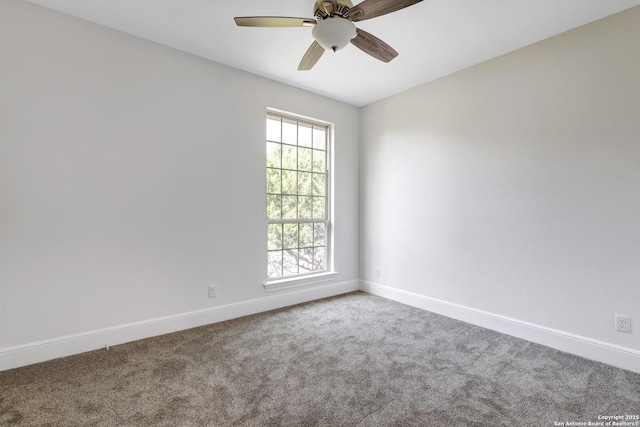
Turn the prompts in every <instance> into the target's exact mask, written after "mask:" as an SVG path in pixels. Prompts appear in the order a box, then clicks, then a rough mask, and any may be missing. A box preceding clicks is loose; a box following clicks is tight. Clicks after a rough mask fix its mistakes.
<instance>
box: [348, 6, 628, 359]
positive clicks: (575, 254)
mask: <svg viewBox="0 0 640 427" xmlns="http://www.w3.org/2000/svg"><path fill="white" fill-rule="evenodd" d="M638 40H640V8H638V7H636V8H634V9H630V10H628V11H626V12H623V13H620V14H617V15H613V16H611V17H608V18H606V19H604V20H601V21H598V22H595V23H593V24H590V25H587V26H584V27H581V28H578V29H575V30H573V31H570V32H567V33H564V34H561V35H559V36H557V37H554V38H551V39H548V40H546V41H542V42H540V43H537V44H535V45H531V46H529V47H526V48H524V49H521V50H518V51H516V52H513V53H510V54H508V55H505V56H503V57H500V58H497V59H495V60H492V61H489V62H486V63H483V64H480V65H478V66H475V67H472V68H469V69H467V70H464V71H461V72H459V73H456V74H454V75H451V76H448V77H445V78H442V79H440V80H437V81H435V82H432V83H429V84H426V85H423V86H421V87H418V88H415V89H413V90H410V91H408V92H406V93H402V94H399V95H397V96H394V97H392V98H389V99H386V100H383V101H380V102H377V103H374V104H372V105H369V106H367V107H364V108H363V110H362V117H361V135H362V138H361V206H360V209H361V245H360V246H361V250H360V266H361V278H362V279H363V280H366V281H368V282H372V283H375V284H379V285H384V286H388V287H391V288H394V289H398V290H402V291H406V292H411V293H413V294H417V295H419V296H425V297H429V298H434V299H438V300H441V301H445V302H447V303H450V304H454V305H456V304H457V305H461V306H464V307H469V308H472V309H475V310H478V311H482V312H487V313H491V314H496V315H499V316H504V317H508V318H511V319H517V320H519V321H522V322H529V323H531V324H534V325H539V326H542V327H546V328H551V329H555V330H558V331H562V332H563V333H568V334H577V335H580V336H583V337H587V338H590V339H593V340H600V341H604V342H606V343H611V344H614V345H620V346H623V347H626V348H631V349H636V350H638V349H640V334H638V333H637V331H636V332H635V333H632V334H623V333H620V332H615V331H614V327H613V325H614V314H615V313H622V314H627V315H630V316H631V317H632V318H633V319H634V320H637V321H640V306H639V305H638V301H640V79H639V78H638V76H639V72H640V49H638ZM377 267H379V268H380V277H376V275H375V269H376V268H377ZM636 329H637V327H636Z"/></svg>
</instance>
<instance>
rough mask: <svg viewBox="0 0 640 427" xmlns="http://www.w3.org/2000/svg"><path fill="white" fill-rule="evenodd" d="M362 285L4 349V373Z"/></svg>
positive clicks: (0, 360) (0, 365) (0, 356)
mask: <svg viewBox="0 0 640 427" xmlns="http://www.w3.org/2000/svg"><path fill="white" fill-rule="evenodd" d="M359 284H360V282H359V281H358V280H353V281H349V282H343V283H337V284H331V285H323V286H318V287H314V288H311V289H305V290H301V291H296V292H288V293H283V294H280V295H273V296H272V295H269V296H267V297H264V298H259V299H254V300H249V301H242V302H238V303H234V304H228V305H223V306H217V307H212V308H207V309H204V310H198V311H192V312H188V313H181V314H177V315H173V316H167V317H161V318H156V319H149V320H145V321H141V322H136V323H130V324H127V325H120V326H115V327H112V328H106V329H100V330H97V331H90V332H84V333H80V334H75V335H69V336H64V337H59V338H54V339H50V340H45V341H39V342H34V343H28V344H23V345H18V346H15V347H8V348H0V371H4V370H7V369H13V368H18V367H21V366H26V365H31V364H34V363H39V362H44V361H47V360H51V359H56V358H59V357H65V356H71V355H73V354H79V353H83V352H86V351H91V350H97V349H101V348H105V347H106V345H107V344H108V345H109V346H114V345H118V344H124V343H127V342H131V341H136V340H140V339H144V338H149V337H154V336H158V335H163V334H168V333H171V332H176V331H181V330H185V329H190V328H195V327H198V326H203V325H208V324H211V323H217V322H222V321H225V320H230V319H235V318H238V317H243V316H248V315H251V314H257V313H262V312H265V311H269V310H275V309H278V308H282V307H288V306H291V305H295V304H300V303H303V302H308V301H313V300H317V299H321V298H327V297H331V296H335V295H340V294H344V293H347V292H353V291H357V290H358V289H359Z"/></svg>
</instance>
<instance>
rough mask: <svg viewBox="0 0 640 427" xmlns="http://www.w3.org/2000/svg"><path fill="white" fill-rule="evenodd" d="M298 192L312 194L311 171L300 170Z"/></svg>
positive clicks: (306, 194) (304, 194) (305, 194)
mask: <svg viewBox="0 0 640 427" xmlns="http://www.w3.org/2000/svg"><path fill="white" fill-rule="evenodd" d="M298 194H300V195H303V196H310V195H311V174H310V173H309V172H298Z"/></svg>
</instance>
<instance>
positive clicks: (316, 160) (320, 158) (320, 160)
mask: <svg viewBox="0 0 640 427" xmlns="http://www.w3.org/2000/svg"><path fill="white" fill-rule="evenodd" d="M326 160H327V155H326V152H325V151H318V150H313V171H314V172H320V173H325V172H326V171H327V168H326Z"/></svg>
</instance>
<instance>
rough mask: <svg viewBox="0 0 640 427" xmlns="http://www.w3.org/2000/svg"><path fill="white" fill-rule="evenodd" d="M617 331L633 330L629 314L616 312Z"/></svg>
mask: <svg viewBox="0 0 640 427" xmlns="http://www.w3.org/2000/svg"><path fill="white" fill-rule="evenodd" d="M616 331H620V332H631V318H630V317H629V316H623V315H622V314H616Z"/></svg>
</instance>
